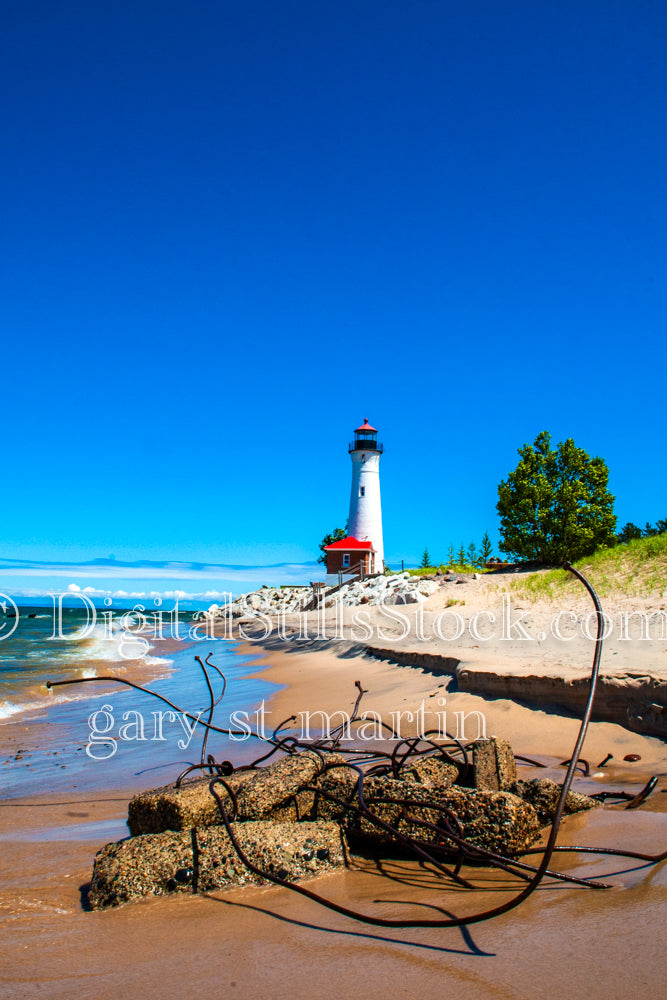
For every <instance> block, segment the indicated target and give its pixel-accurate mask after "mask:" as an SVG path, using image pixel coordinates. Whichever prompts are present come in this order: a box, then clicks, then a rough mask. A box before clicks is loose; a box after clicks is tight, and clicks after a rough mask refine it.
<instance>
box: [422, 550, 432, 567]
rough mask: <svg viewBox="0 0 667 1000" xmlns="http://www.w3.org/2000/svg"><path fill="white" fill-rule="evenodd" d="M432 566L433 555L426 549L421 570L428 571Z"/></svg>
mask: <svg viewBox="0 0 667 1000" xmlns="http://www.w3.org/2000/svg"><path fill="white" fill-rule="evenodd" d="M430 565H431V554H430V553H429V551H428V549H427V548H426V549H424V554H423V556H422V561H421V569H428V568H429V566H430Z"/></svg>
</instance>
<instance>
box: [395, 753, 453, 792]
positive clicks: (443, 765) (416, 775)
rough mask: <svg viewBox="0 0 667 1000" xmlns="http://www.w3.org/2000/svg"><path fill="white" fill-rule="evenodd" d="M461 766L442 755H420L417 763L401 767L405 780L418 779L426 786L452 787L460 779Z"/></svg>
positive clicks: (402, 776)
mask: <svg viewBox="0 0 667 1000" xmlns="http://www.w3.org/2000/svg"><path fill="white" fill-rule="evenodd" d="M460 770H461V769H460V768H459V767H458V766H457V765H456V764H451V763H449V761H446V760H443V759H442V757H419V758H417V762H416V763H415V764H412V763H410V764H409V766H408V767H404V768H402V769H401V778H402V779H403V781H417V782H419V784H421V785H424V786H425V787H426V788H451V786H452V785H454V784H456V781H457V780H458V777H459V773H460Z"/></svg>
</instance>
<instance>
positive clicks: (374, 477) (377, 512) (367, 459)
mask: <svg viewBox="0 0 667 1000" xmlns="http://www.w3.org/2000/svg"><path fill="white" fill-rule="evenodd" d="M377 436H378V432H377V430H376V429H375V427H371V425H370V424H369V423H368V418H367V417H364V422H363V424H362V425H361V426H360V427H357V429H356V430H355V432H354V441H352V442H350V446H349V448H348V451H349V453H350V458H351V459H352V489H351V491H350V519H349V523H348V526H347V531H348V536H351V537H353V538H356V539H358V540H359V541H360V542H366V543H367V542H371V545H372V549H373V551H374V557H373V569H372V570H371V572H375V573H384V545H383V542H382V505H381V502H380V455H381V454H382V450H383V449H382V445H381V444H380V443H379V442H378V439H377Z"/></svg>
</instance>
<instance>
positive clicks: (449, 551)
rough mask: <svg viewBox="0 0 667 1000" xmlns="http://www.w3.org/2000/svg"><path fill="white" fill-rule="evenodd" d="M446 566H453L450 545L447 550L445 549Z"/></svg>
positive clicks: (452, 550)
mask: <svg viewBox="0 0 667 1000" xmlns="http://www.w3.org/2000/svg"><path fill="white" fill-rule="evenodd" d="M447 565H448V566H453V565H454V546H453V545H450V546H449V548H448V549H447Z"/></svg>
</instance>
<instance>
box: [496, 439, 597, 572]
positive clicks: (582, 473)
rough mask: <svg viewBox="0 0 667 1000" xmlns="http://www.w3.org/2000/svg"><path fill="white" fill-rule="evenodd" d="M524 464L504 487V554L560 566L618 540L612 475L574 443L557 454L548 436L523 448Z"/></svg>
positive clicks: (500, 495) (500, 510)
mask: <svg viewBox="0 0 667 1000" xmlns="http://www.w3.org/2000/svg"><path fill="white" fill-rule="evenodd" d="M519 456H520V459H521V460H520V462H519V464H518V465H517V467H516V469H514V470H513V471H512V472H510V474H509V475H508V477H507V479H504V480H503V481H502V482H501V483H500V484H499V486H498V504H497V506H496V509H497V511H498V513H499V514H500V534H501V542H500V549H501V551H503V552H507V553H508V554H509V555H511V556H514V557H515V558H518V559H528V560H534V561H536V562H540V563H546V564H548V565H557V564H559V563H562V562H564V561H565V560H566V559H569V560H571V561H574V560H576V559H581V558H582V557H583V556H587V555H590V554H591V553H592V552H594V551H595V550H596V549H597V548H598V547H599V546H600V545H610V544H613V543H614V541H615V540H616V538H615V534H614V532H615V529H616V515H615V514H614V497H613V496H612V494H611V493H610V492H609V490H608V489H607V483H608V480H609V470H608V468H607V465H606V463H605V462H604V461H603V459H601V458H591V457H590V456H589V455H587V454H586V452H585V451H584V450H583V449H582V448H577V446H576V445H575V443H574V441H573V440H572V438H568V439H567V441H561V443H560V444H559V445H558V447H557V448H556V449H555V450H554V449H553V448H552V447H551V435H550V434H549V433H548V431H542V433H541V434H538V436H537V438H536V439H535V443H534V444H533V445H529V444H526V445H524V446H523V448H519Z"/></svg>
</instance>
